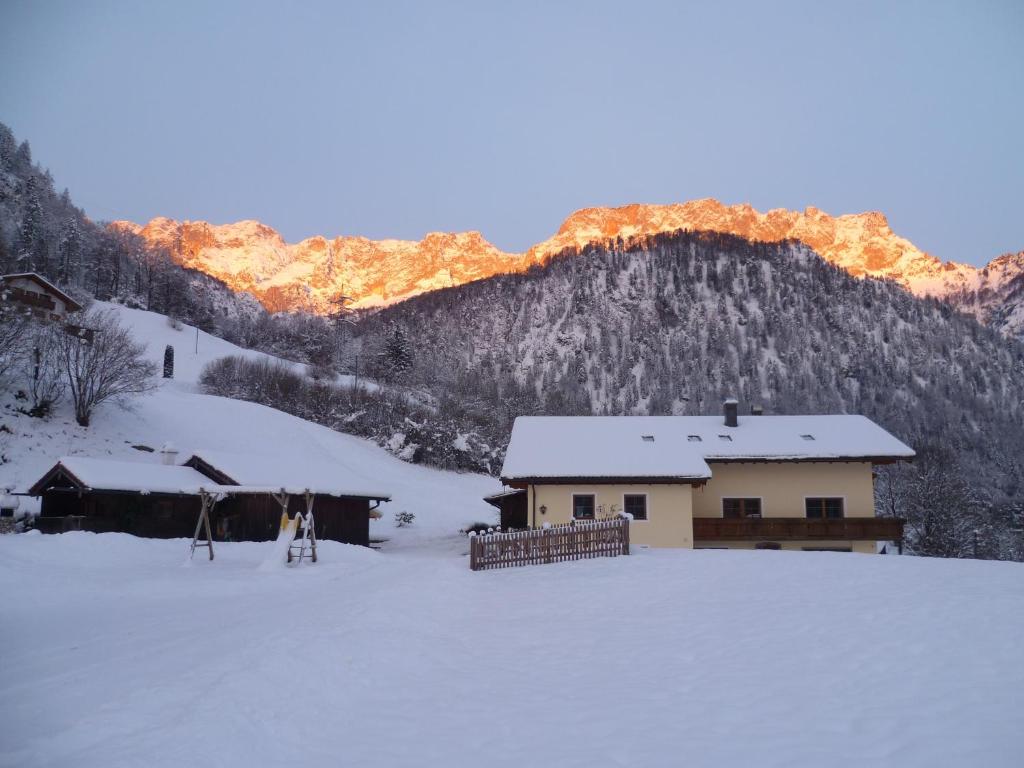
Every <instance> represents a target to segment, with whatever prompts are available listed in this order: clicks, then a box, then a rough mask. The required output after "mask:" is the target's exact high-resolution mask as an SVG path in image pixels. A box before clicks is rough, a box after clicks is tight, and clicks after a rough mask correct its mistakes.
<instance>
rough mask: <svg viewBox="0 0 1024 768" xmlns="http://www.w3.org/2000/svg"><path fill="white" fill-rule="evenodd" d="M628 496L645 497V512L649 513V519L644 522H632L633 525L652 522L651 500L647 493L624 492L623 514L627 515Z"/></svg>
mask: <svg viewBox="0 0 1024 768" xmlns="http://www.w3.org/2000/svg"><path fill="white" fill-rule="evenodd" d="M627 496H643V497H644V512H646V513H647V517H645V518H644V519H643V520H630V521H629V522H631V523H649V522H650V521H651V498H650V494H649V493H647V491H623V492H622V514H626V497H627Z"/></svg>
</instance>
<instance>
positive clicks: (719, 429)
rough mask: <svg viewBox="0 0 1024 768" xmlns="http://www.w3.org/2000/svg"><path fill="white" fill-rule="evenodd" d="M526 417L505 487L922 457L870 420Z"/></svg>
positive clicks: (693, 477)
mask: <svg viewBox="0 0 1024 768" xmlns="http://www.w3.org/2000/svg"><path fill="white" fill-rule="evenodd" d="M736 421H737V424H736V426H727V423H726V422H725V421H723V419H722V417H720V416H521V417H519V418H518V419H516V421H515V424H514V426H513V428H512V438H511V441H510V442H509V446H508V450H507V452H506V454H505V464H504V466H503V467H502V471H501V478H502V480H503V481H506V482H507V481H516V480H519V481H524V480H542V479H546V480H548V481H551V480H553V479H560V480H569V479H583V478H601V479H604V480H606V481H609V480H611V479H616V480H632V481H648V482H651V481H655V482H656V481H659V480H660V481H662V482H665V481H667V480H669V479H675V480H679V481H684V480H690V481H703V480H707V479H709V478H710V477H711V473H712V469H711V467H710V466H709V463H712V464H713V463H715V462H726V461H736V462H739V461H748V462H749V461H871V462H875V463H880V462H887V461H897V460H900V459H910V458H912V457H913V456H914V451H913V450H912V449H911V448H910V447H909V446H907V445H905V444H904V443H902V442H901V441H900V440H898V439H897V438H895V437H893V436H892V435H891V434H889V433H888V432H886V431H885V430H884V429H882V428H881V427H880V426H878V425H877V424H875V423H874V422H873V421H871V420H870V419H868V418H866V417H864V416H855V415H820V416H739V417H737V418H736Z"/></svg>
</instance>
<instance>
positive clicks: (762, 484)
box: [693, 462, 875, 517]
mask: <svg viewBox="0 0 1024 768" xmlns="http://www.w3.org/2000/svg"><path fill="white" fill-rule="evenodd" d="M709 464H710V466H711V479H710V480H709V481H708V482H707V484H706V485H704V486H702V487H700V488H695V489H694V492H693V516H694V517H721V516H722V499H723V498H729V497H760V498H761V516H762V517H804V516H805V514H806V510H805V507H804V498H805V497H807V496H842V497H843V498H844V499H845V500H846V501H845V504H844V508H845V514H846V517H874V516H875V492H874V480H873V476H872V470H871V463H870V462H834V463H833V462H799V463H797V462H792V463H783V462H776V463H773V464H767V463H761V464H755V463H750V464H743V463H736V464H733V463H724V464H723V463H711V462H709Z"/></svg>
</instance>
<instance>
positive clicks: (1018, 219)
mask: <svg viewBox="0 0 1024 768" xmlns="http://www.w3.org/2000/svg"><path fill="white" fill-rule="evenodd" d="M824 6H827V7H824ZM0 121H3V122H6V123H8V124H9V125H10V126H11V128H12V129H13V130H14V131H15V134H16V135H17V136H18V137H19V138H27V139H28V140H29V141H30V143H31V144H32V147H33V151H34V154H35V156H36V158H37V159H38V160H40V161H41V162H43V163H44V164H45V165H47V166H48V167H49V168H50V169H51V170H52V172H53V174H54V176H55V177H56V180H57V183H58V184H59V185H62V186H63V185H66V186H68V187H70V189H71V191H72V194H73V195H74V198H75V199H76V200H77V201H78V202H79V203H80V204H82V205H83V206H84V207H85V209H86V211H87V212H88V213H89V214H90V215H92V216H93V217H95V218H102V219H111V218H128V219H134V220H136V221H145V220H148V219H149V218H150V217H152V216H156V215H166V216H172V217H175V218H193V219H208V220H211V221H214V222H226V221H234V220H237V219H242V218H255V219H260V220H261V221H264V222H266V223H267V224H270V225H271V226H273V227H275V228H277V229H279V230H280V231H281V232H282V233H283V234H284V235H285V237H286V238H287V239H289V240H297V239H300V238H302V237H305V236H308V235H312V234H327V235H335V234H362V235H366V236H369V237H374V238H379V237H406V238H419V237H421V236H422V235H423V234H424V233H425V232H427V231H431V230H466V229H478V230H480V231H482V232H483V234H484V236H485V237H487V238H488V239H489V240H491V241H492V242H494V243H495V244H496V245H498V246H499V247H502V248H505V249H509V250H521V249H524V248H526V247H527V246H529V245H530V244H532V243H534V242H537V241H539V240H542V239H544V238H546V237H547V236H549V235H550V234H552V233H553V232H554V231H555V230H556V228H557V227H558V225H559V224H560V222H561V221H562V219H564V218H565V217H566V216H567V215H568V214H569V213H570V212H572V211H573V210H575V209H577V208H581V207H585V206H591V205H618V204H623V203H628V202H651V203H666V202H676V201H684V200H688V199H692V198H698V197H717V198H719V199H721V200H723V201H724V202H728V203H737V202H749V203H751V204H752V205H754V206H755V207H757V208H759V209H762V210H764V209H768V208H772V207H787V208H796V209H802V208H803V207H804V206H806V205H816V206H818V207H819V208H822V209H824V210H826V211H828V212H830V213H833V214H839V213H849V212H859V211H863V210H872V209H876V210H881V211H883V212H884V213H885V214H886V215H887V216H888V217H889V220H890V223H891V224H892V226H893V229H894V230H896V231H897V232H898V233H900V234H902V235H904V236H906V237H908V238H910V239H911V240H913V241H914V242H915V243H916V244H917V245H919V246H920V247H922V248H925V249H926V250H929V251H931V252H933V253H935V254H936V255H938V256H941V257H942V258H946V259H950V258H952V259H957V260H961V261H968V262H973V263H981V262H984V261H987V260H988V259H990V258H992V257H994V256H996V255H998V254H999V253H1002V252H1005V251H1009V250H1011V249H1012V250H1019V249H1021V248H1024V2H1021V0H1003V1H1002V2H1000V1H998V0H990V1H985V0H982V1H980V2H960V3H948V2H885V3H848V4H840V3H820V2H807V3H781V2H779V3H777V2H771V3H768V2H763V3H749V4H748V3H745V2H729V3H683V2H678V3H673V2H664V3H644V2H628V3H624V2H616V3H586V4H584V3H560V2H551V0H549V1H548V2H525V1H524V0H517V1H516V2H505V3H493V4H488V3H472V2H465V3H441V2H430V3H428V2H423V3H397V2H361V3H352V4H349V5H342V4H340V3H319V2H304V3H285V2H279V3H264V2H238V3H227V2H212V1H210V2H182V1H178V2H168V3H136V2H87V1H86V0H81V1H79V2H45V1H44V0H36V2H21V1H20V0H0Z"/></svg>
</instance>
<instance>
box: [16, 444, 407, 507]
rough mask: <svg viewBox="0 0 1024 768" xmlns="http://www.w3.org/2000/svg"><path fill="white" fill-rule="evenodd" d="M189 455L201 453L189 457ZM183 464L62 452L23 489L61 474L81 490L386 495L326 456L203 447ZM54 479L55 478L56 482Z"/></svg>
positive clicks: (37, 490) (42, 486) (36, 490)
mask: <svg viewBox="0 0 1024 768" xmlns="http://www.w3.org/2000/svg"><path fill="white" fill-rule="evenodd" d="M193 459H200V461H199V462H193ZM187 464H188V465H187V466H186V465H181V464H160V463H155V462H154V463H150V462H142V461H120V460H116V459H107V458H90V457H86V456H65V457H63V458H61V459H60V460H59V461H58V462H57V463H56V464H55V465H54V466H53V467H52V468H51V469H50V470H49V471H47V473H46V474H45V475H43V476H42V477H41V478H40V479H39V480H38V481H36V483H35V484H34V485H33V486H32V487H31V488H30V489H29V490H28V493H29V495H31V496H38V495H39V494H41V493H42V492H43V491H44V490H46V489H47V488H50V487H53V485H54V482H55V481H58V480H59V478H60V477H61V476H63V477H64V478H66V479H67V481H70V482H71V484H72V485H74V486H75V487H77V488H79V489H82V490H92V491H111V492H121V493H167V494H174V495H186V496H197V495H199V493H200V492H201V491H207V492H209V493H217V494H224V495H238V494H263V493H277V492H279V491H284V492H285V493H288V494H296V495H297V494H302V493H306V492H309V493H312V494H315V495H324V496H339V497H352V498H367V499H373V500H379V501H390V500H391V497H390V495H389V494H387V493H383V492H381V491H376V490H369V489H364V488H359V487H356V484H351V485H349V484H346V483H345V482H344V480H343V478H339V477H338V475H339V474H341V471H340V470H338V469H337V467H333V465H330V464H327V463H326V462H322V463H317V462H316V461H310V460H309V457H304V458H303V461H302V462H295V461H289V460H288V458H287V457H286V456H285V457H264V456H246V455H243V454H232V453H221V452H213V451H205V452H201V453H197V454H193V456H192V458H191V459H189V462H187ZM58 484H59V483H58Z"/></svg>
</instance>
